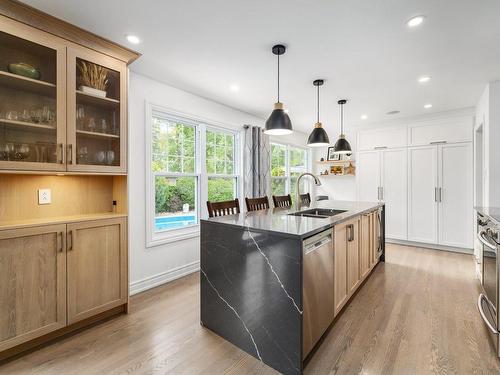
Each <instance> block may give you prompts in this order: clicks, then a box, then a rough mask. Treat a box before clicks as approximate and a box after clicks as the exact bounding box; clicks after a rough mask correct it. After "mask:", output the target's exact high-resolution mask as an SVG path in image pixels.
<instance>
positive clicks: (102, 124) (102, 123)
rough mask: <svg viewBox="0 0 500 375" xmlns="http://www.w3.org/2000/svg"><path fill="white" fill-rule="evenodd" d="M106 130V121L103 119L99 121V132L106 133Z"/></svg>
mask: <svg viewBox="0 0 500 375" xmlns="http://www.w3.org/2000/svg"><path fill="white" fill-rule="evenodd" d="M107 129H108V124H107V123H106V119H104V118H103V119H102V120H101V131H102V132H103V133H106V131H107Z"/></svg>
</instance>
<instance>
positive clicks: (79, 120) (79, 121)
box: [76, 104, 85, 129]
mask: <svg viewBox="0 0 500 375" xmlns="http://www.w3.org/2000/svg"><path fill="white" fill-rule="evenodd" d="M84 124H85V107H84V106H83V105H81V104H79V105H78V106H77V109H76V127H77V128H78V129H83V127H84Z"/></svg>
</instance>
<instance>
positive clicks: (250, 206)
mask: <svg viewBox="0 0 500 375" xmlns="http://www.w3.org/2000/svg"><path fill="white" fill-rule="evenodd" d="M245 202H246V204H247V211H249V212H250V211H257V210H265V209H266V208H269V199H268V198H267V197H266V196H264V197H258V198H245Z"/></svg>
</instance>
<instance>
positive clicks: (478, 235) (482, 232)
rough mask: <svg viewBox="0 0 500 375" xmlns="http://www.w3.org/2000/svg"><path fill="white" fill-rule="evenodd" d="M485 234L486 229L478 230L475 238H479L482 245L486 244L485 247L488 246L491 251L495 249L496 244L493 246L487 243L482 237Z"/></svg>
mask: <svg viewBox="0 0 500 375" xmlns="http://www.w3.org/2000/svg"><path fill="white" fill-rule="evenodd" d="M485 234H486V231H484V230H482V231H480V232H479V233H478V234H477V239H478V240H479V242H481V243H482V244H483V245H484V246H486V247H487V248H489V249H490V250H492V251H495V252H496V250H497V248H496V246H493V245H492V244H491V243H489V242H488V241H487V240H486V239H485V238H484V235H485Z"/></svg>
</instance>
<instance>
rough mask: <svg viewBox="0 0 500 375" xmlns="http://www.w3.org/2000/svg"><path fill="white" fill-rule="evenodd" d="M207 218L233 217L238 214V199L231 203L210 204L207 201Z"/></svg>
mask: <svg viewBox="0 0 500 375" xmlns="http://www.w3.org/2000/svg"><path fill="white" fill-rule="evenodd" d="M207 209H208V217H217V216H225V215H235V214H239V213H240V202H239V201H238V198H236V199H235V200H232V201H224V202H210V201H207Z"/></svg>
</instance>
